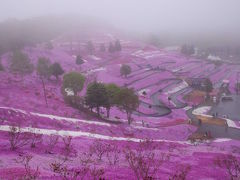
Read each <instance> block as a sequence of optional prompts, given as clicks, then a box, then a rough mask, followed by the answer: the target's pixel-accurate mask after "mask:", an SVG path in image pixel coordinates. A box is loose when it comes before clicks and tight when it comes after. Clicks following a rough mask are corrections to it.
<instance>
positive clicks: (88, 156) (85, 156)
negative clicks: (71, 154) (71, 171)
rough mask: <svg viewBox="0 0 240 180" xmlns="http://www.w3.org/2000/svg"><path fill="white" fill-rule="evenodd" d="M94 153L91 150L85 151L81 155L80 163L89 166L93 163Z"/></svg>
mask: <svg viewBox="0 0 240 180" xmlns="http://www.w3.org/2000/svg"><path fill="white" fill-rule="evenodd" d="M93 162H94V160H93V154H92V153H91V152H83V153H82V154H81V156H80V163H81V164H82V165H83V166H89V165H90V164H91V163H93Z"/></svg>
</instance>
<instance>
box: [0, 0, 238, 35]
mask: <svg viewBox="0 0 240 180" xmlns="http://www.w3.org/2000/svg"><path fill="white" fill-rule="evenodd" d="M1 3H4V6H1V8H0V20H1V21H3V20H6V19H8V18H20V19H23V18H30V17H35V16H42V15H49V14H51V15H53V14H55V15H56V14H57V15H59V14H70V13H71V14H72V13H74V14H79V15H85V16H91V17H97V18H99V19H102V20H105V21H108V22H110V23H112V24H114V25H115V26H117V27H119V28H122V29H127V30H131V31H139V32H155V33H158V32H163V33H170V34H183V35H186V34H188V35H189V34H192V35H197V34H199V33H200V34H202V35H204V34H206V33H207V34H209V33H210V34H221V35H224V34H226V33H227V34H239V32H240V31H239V30H240V23H239V16H240V11H239V6H240V2H239V1H238V0H227V1H226V0H222V1H219V0H211V1H209V0H181V1H176V0H148V1H139V0H117V1H112V0H101V1H99V0H69V1H67V0H51V1H48V0H35V1H32V0H21V1H16V0H1Z"/></svg>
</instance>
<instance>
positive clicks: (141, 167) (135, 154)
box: [124, 148, 162, 180]
mask: <svg viewBox="0 0 240 180" xmlns="http://www.w3.org/2000/svg"><path fill="white" fill-rule="evenodd" d="M124 153H125V158H126V160H127V162H128V164H129V167H130V168H131V170H132V171H133V172H134V174H135V176H136V178H137V179H138V180H139V179H153V178H154V177H155V175H156V173H157V171H158V169H159V166H160V165H161V163H162V161H161V160H159V159H157V157H156V155H155V153H154V151H143V150H140V151H139V150H138V151H133V150H131V149H130V148H127V149H126V150H125V152H124Z"/></svg>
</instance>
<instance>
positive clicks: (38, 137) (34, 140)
mask: <svg viewBox="0 0 240 180" xmlns="http://www.w3.org/2000/svg"><path fill="white" fill-rule="evenodd" d="M42 136H43V135H42V134H37V133H34V132H32V134H31V138H30V144H31V148H35V147H36V145H37V144H40V143H42Z"/></svg>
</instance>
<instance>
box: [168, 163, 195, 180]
mask: <svg viewBox="0 0 240 180" xmlns="http://www.w3.org/2000/svg"><path fill="white" fill-rule="evenodd" d="M190 170H191V166H189V165H187V166H183V167H181V168H179V169H178V170H177V171H176V172H175V173H174V174H173V175H172V176H171V177H170V178H169V180H185V179H186V177H187V175H188V173H189V171H190Z"/></svg>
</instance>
